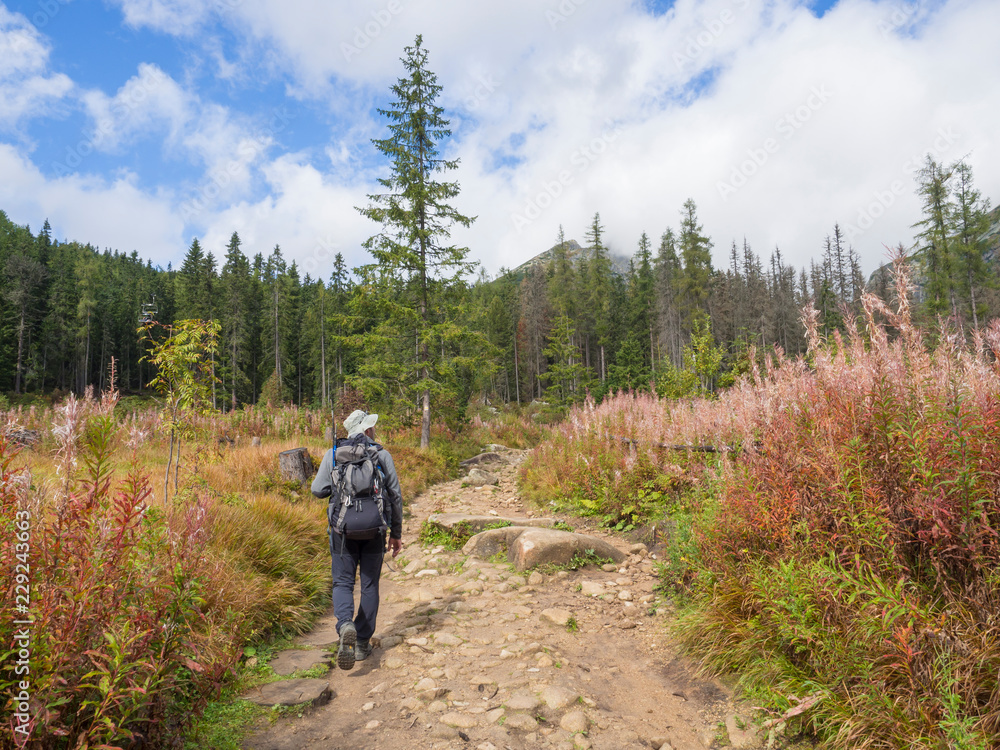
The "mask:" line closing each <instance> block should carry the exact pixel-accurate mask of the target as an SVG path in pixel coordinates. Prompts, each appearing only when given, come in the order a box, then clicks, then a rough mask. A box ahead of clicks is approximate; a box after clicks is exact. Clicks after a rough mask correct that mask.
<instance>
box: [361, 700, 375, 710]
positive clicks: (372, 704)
mask: <svg viewBox="0 0 1000 750" xmlns="http://www.w3.org/2000/svg"><path fill="white" fill-rule="evenodd" d="M361 710H362V711H363V712H364V713H367V712H369V711H374V710H375V702H374V701H368V702H367V703H366V704H364V705H363V706H362V707H361Z"/></svg>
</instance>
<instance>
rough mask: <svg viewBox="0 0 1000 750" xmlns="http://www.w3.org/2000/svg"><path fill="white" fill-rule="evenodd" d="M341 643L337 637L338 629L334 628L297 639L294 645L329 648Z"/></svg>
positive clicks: (317, 631) (307, 634)
mask: <svg viewBox="0 0 1000 750" xmlns="http://www.w3.org/2000/svg"><path fill="white" fill-rule="evenodd" d="M339 641H340V636H339V635H337V628H336V627H332V628H328V629H324V630H313V631H311V632H309V633H304V634H303V635H300V636H299V637H297V638H296V639H295V640H294V641H293V643H295V644H296V645H298V646H329V645H331V644H334V643H338V642H339Z"/></svg>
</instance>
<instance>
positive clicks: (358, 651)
mask: <svg viewBox="0 0 1000 750" xmlns="http://www.w3.org/2000/svg"><path fill="white" fill-rule="evenodd" d="M371 655H372V644H371V641H358V643H357V645H356V646H355V647H354V660H355V661H364V660H365V659H367V658H368V657H369V656H371Z"/></svg>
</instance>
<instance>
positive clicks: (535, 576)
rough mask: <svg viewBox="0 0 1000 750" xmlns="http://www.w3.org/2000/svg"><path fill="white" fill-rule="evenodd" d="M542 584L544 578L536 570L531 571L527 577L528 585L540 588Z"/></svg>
mask: <svg viewBox="0 0 1000 750" xmlns="http://www.w3.org/2000/svg"><path fill="white" fill-rule="evenodd" d="M543 583H545V576H543V575H542V574H541V573H539V572H538V571H537V570H533V571H531V575H530V576H528V585H529V586H541V585H542V584H543Z"/></svg>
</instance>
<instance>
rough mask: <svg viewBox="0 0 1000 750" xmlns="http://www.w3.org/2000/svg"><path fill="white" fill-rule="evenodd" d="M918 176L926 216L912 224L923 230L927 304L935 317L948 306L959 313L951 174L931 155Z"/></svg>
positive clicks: (920, 242)
mask: <svg viewBox="0 0 1000 750" xmlns="http://www.w3.org/2000/svg"><path fill="white" fill-rule="evenodd" d="M917 175H918V180H919V184H918V188H917V194H918V195H919V196H920V198H921V200H922V202H923V210H924V218H923V219H921V220H920V221H918V222H917V223H916V224H914V225H913V226H914V227H917V228H920V230H921V231H920V233H919V234H918V235H917V242H918V247H919V248H920V250H921V251H922V258H921V260H922V265H923V272H924V297H925V300H926V302H925V307H926V309H927V312H928V313H929V314H930V315H931V316H932V317H933V316H937V315H941V314H942V313H945V312H947V311H948V310H949V308H950V309H951V310H952V311H953V312H955V313H957V304H956V300H955V285H954V278H953V271H954V269H953V262H952V261H953V258H952V249H951V244H950V235H951V230H950V227H951V225H952V207H951V201H950V194H951V187H950V185H949V184H948V183H949V181H950V180H951V176H952V174H951V171H950V170H946V169H945V168H944V166H943V165H941V164H938V163H937V162H936V161H934V158H933V157H932V156H931V155H930V154H928V155H927V157H926V161H925V162H924V166H923V168H922V169H921V170H920V171H919V172H918V173H917Z"/></svg>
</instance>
